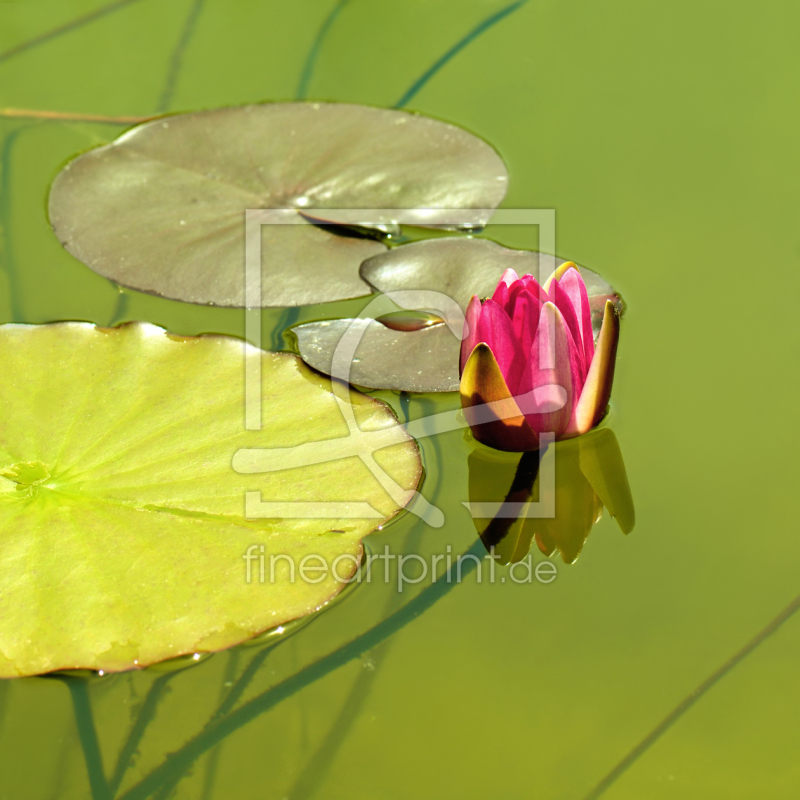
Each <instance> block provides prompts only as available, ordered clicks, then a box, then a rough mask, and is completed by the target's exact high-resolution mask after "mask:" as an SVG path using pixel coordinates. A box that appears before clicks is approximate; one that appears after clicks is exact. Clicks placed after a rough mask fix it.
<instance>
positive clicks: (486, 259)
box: [293, 238, 624, 392]
mask: <svg viewBox="0 0 800 800" xmlns="http://www.w3.org/2000/svg"><path fill="white" fill-rule="evenodd" d="M562 263H564V262H563V261H562V260H561V259H557V260H556V265H559V264H562ZM538 267H539V254H538V253H534V252H531V251H528V250H511V249H509V248H506V247H501V246H500V245H499V244H496V243H495V242H492V241H489V240H487V239H472V238H447V239H427V240H425V241H421V242H415V243H413V244H406V245H401V246H400V247H396V248H394V249H393V250H390V251H388V252H387V253H384V254H381V255H378V256H373V257H372V258H370V259H368V260H367V261H365V262H364V263H363V264H362V265H361V275H362V277H364V278H365V280H367V281H369V283H370V284H371V285H372V286H373V287H375V289H377V290H378V291H380V292H392V293H394V294H392V295H390V296H391V297H392V299H393V300H394V301H395V302H396V303H397V304H398V305H404V303H403V296H404V294H405V297H408V298H414V297H415V296H418V297H420V298H423V299H422V302H423V303H424V302H427V301H426V300H425V299H424V298H425V297H427V298H428V301H429V300H430V299H431V295H429V294H428V295H426V294H424V293H426V292H428V293H429V292H438V293H440V294H442V295H446V297H448V298H450V299H451V300H454V301H455V303H456V304H457V305H454V306H453V308H454V309H455V311H456V312H458V309H459V307H460V308H461V309H462V310H464V309H466V307H467V305H468V304H469V301H470V299H471V298H472V296H473V295H474V294H477V295H478V296H479V297H489V296H491V295H492V293H493V292H494V290H495V288H496V287H497V283H498V281H499V280H500V278H501V276H502V275H503V273H504V272H505V271H506V270H507V269H509V268H510V269H514V270H516V272H517V273H518V274H519V275H524V274H526V273H531V274H534V275H537V274H538ZM579 269H580V271H581V274H582V275H583V279H584V281H585V282H586V288H587V291H588V292H589V302H590V304H591V306H592V326H593V328H594V334H595V338H597V335H598V334H599V332H600V325H601V323H602V315H603V309H604V308H605V302H606V300H612V301H613V302H614V303H615V304H617V307H618V308H619V309H620V310H621V311H622V310H624V303H623V301H622V298H621V297H620V296H619V295H618V294H617V293H616V292H615V291H614V289H613V288H612V287H611V286H610V285H609V284H608V283H606V281H604V280H603V279H602V278H601V277H600V276H599V275H598V274H597V273H595V272H592V271H591V270H589V269H586V268H585V267H579ZM544 277H547V276H544ZM543 280H544V278H543ZM415 293H416V294H415ZM439 305H440V306H441V307H443V306H444V303H443V302H442V301H441V300H440V302H439ZM595 312H597V313H595ZM439 313H444V312H443V311H442V310H441V309H440V312H439ZM444 316H445V318H446V317H447V316H448V315H447V314H445V315H444ZM449 316H450V317H451V319H449V320H446V319H445V320H443V319H442V317H440V316H436V315H433V314H430V313H426V312H409V311H406V312H403V311H400V312H394V313H392V314H386V315H384V316H383V317H380V318H379V319H378V321H376V322H372V321H370V320H367V319H355V320H354V319H342V320H327V321H323V322H310V323H306V324H305V325H298V326H297V327H296V328H293V331H294V333H295V335H296V336H297V344H298V350H299V352H300V355H301V356H302V358H303V360H304V361H305V362H306V363H307V364H309V365H310V366H312V367H314V369H317V370H319V371H320V372H322V373H324V374H325V375H330V374H331V363H332V359H333V355H334V353H335V352H336V349H337V347H338V346H339V342H340V340H341V338H342V336H343V335H344V333H345V332H346V331H349V332H350V334H349V335H350V336H353V337H355V338H357V339H359V341H358V347H357V349H356V350H355V355H354V357H353V361H352V366H351V367H350V373H349V381H350V382H351V383H353V384H355V385H357V386H363V387H365V388H369V389H394V390H396V391H406V392H454V391H457V390H458V386H459V371H458V362H459V351H460V346H461V340H460V339H459V338H458V336H456V334H455V333H454V330H458V331H460V330H461V326H462V325H463V318H459V320H456V319H454V318H452V317H453V314H452V313H451V314H449ZM443 321H449V322H450V323H451V324H450V326H448V325H447V324H441V323H442V322H443ZM339 371H340V372H344V373H346V372H347V367H346V366H345V368H344V370H339ZM336 377H337V378H339V379H342V380H348V376H347V374H340V375H339V374H337V375H336Z"/></svg>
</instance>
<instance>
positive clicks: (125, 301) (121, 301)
mask: <svg viewBox="0 0 800 800" xmlns="http://www.w3.org/2000/svg"><path fill="white" fill-rule="evenodd" d="M111 283H112V284H113V285H114V286H116V284H115V283H114V282H113V281H112V282H111ZM117 289H118V290H119V297H118V298H117V302H116V303H114V310H113V311H112V312H111V319H109V321H108V324H107V326H106V327H108V328H113V327H114V326H115V325H117V324H119V323H120V322H121V321H122V318H123V317H124V316H125V315H126V314H127V313H128V305H129V303H130V299H129V295H128V293H127V292H125V291H124V290H123V289H120V288H119V287H117Z"/></svg>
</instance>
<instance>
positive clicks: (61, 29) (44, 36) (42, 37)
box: [0, 0, 138, 64]
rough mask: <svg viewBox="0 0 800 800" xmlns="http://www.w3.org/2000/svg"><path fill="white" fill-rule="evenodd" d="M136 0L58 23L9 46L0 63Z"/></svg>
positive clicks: (108, 6) (105, 7) (122, 0)
mask: <svg viewBox="0 0 800 800" xmlns="http://www.w3.org/2000/svg"><path fill="white" fill-rule="evenodd" d="M136 2H138V0H116V2H114V3H108V4H106V5H104V6H100V8H98V9H96V10H95V11H90V12H89V13H88V14H84V15H83V16H82V17H78V18H77V19H73V20H72V21H71V22H66V23H64V24H63V25H59V26H58V27H57V28H53V29H52V30H49V31H47V32H46V33H41V34H39V35H38V36H34V38H33V39H28V41H27V42H22V43H21V44H18V45H14V47H10V48H9V49H8V50H5V51H3V52H2V53H0V64H2V63H3V62H4V61H8V60H9V59H10V58H13V57H14V56H18V55H19V54H20V53H24V52H25V51H26V50H31V49H33V48H34V47H38V46H39V45H41V44H44V43H45V42H49V41H51V40H52V39H57V38H58V37H59V36H63V35H64V34H65V33H69V32H70V31H74V30H77V29H78V28H82V27H83V26H84V25H88V24H89V23H90V22H94V21H95V20H97V19H100V18H101V17H105V16H107V15H108V14H112V13H114V12H115V11H119V10H120V9H122V8H124V7H125V6H129V5H132V4H133V3H136Z"/></svg>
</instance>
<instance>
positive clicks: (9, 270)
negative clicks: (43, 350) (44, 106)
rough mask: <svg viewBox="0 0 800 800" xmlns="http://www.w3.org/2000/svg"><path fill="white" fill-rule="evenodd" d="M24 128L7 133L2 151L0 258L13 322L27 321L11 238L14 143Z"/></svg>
mask: <svg viewBox="0 0 800 800" xmlns="http://www.w3.org/2000/svg"><path fill="white" fill-rule="evenodd" d="M23 130H26V128H24V127H23V128H17V129H16V130H13V131H11V133H9V134H7V135H6V137H5V138H4V140H3V145H2V151H0V260H2V268H3V271H4V272H5V273H6V281H7V284H8V298H9V304H10V306H11V308H10V311H11V321H12V322H24V321H25V312H24V310H23V304H22V292H21V291H20V287H19V275H18V274H17V264H16V261H15V259H14V245H13V243H12V240H11V163H12V155H13V152H14V145H16V143H17V140H18V137H19V135H20V134H21V133H22V131H23Z"/></svg>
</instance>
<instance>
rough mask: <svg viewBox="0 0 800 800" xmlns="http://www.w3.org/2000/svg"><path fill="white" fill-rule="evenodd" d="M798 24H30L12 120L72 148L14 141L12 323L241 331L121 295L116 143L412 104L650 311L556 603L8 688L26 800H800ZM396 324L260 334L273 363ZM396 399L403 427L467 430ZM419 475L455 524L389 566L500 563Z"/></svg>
mask: <svg viewBox="0 0 800 800" xmlns="http://www.w3.org/2000/svg"><path fill="white" fill-rule="evenodd" d="M101 12H102V13H101ZM798 23H800V11H798V7H797V6H796V4H790V3H775V4H770V5H769V6H768V7H764V6H763V5H761V6H752V5H747V4H728V5H727V6H726V7H725V9H724V11H721V10H720V7H719V6H718V5H715V4H711V3H705V4H699V5H698V4H697V3H689V2H685V0H680V1H679V2H676V3H671V4H669V5H668V6H667V5H663V4H660V5H653V4H642V3H638V2H634V0H627V1H626V0H613V2H609V3H602V4H600V3H588V2H579V3H578V2H574V3H553V2H549V0H528V2H520V3H515V4H513V6H508V5H506V4H504V3H502V2H500V3H498V2H495V0H462V1H461V2H459V3H454V2H452V1H451V2H446V0H429V1H428V2H426V3H422V2H420V1H419V0H406V2H404V3H395V4H387V3H380V2H377V1H376V0H350V2H339V3H338V5H337V4H336V2H335V0H325V2H322V0H320V1H319V2H318V1H317V0H314V1H313V2H307V3H304V4H303V5H302V7H301V6H299V5H298V4H288V3H284V2H277V0H270V2H262V3H254V2H245V0H228V2H225V3H223V2H221V0H206V2H202V0H186V1H185V2H183V1H182V2H177V0H176V1H175V2H170V3H163V2H162V3H157V2H156V0H127V2H118V3H112V4H110V5H103V4H101V3H98V2H89V1H88V0H87V1H84V0H71V1H70V2H61V3H57V4H56V3H51V2H43V3H5V4H2V5H0V85H1V86H2V101H0V105H2V107H3V108H6V109H9V108H15V109H35V110H44V111H51V112H63V113H64V114H67V115H70V114H71V115H74V116H76V119H74V120H70V119H58V118H56V117H55V116H54V115H51V118H41V117H35V116H14V115H10V114H8V113H7V112H4V114H3V115H2V116H0V148H1V152H0V192H1V194H0V234H1V237H0V258H2V272H0V321H1V322H11V321H14V322H35V323H39V322H50V321H55V320H88V321H91V322H94V323H96V324H99V325H104V326H108V325H112V324H117V323H119V322H123V321H126V320H147V321H149V322H152V323H155V324H157V325H160V326H163V327H165V328H167V329H168V330H170V331H172V332H175V333H178V334H196V333H202V332H216V333H225V334H231V335H235V336H243V335H244V330H245V319H244V312H243V311H241V310H233V309H222V308H213V307H201V306H192V305H188V304H183V303H178V302H174V301H169V300H164V299H161V298H157V297H153V296H149V295H146V294H142V293H137V292H133V291H125V292H120V290H119V289H118V288H117V287H116V286H114V285H113V284H111V283H110V282H109V281H107V280H105V279H103V278H101V277H99V276H98V275H96V274H95V273H93V272H91V271H90V270H89V269H88V268H86V267H85V266H84V265H82V264H81V263H79V262H78V261H76V260H75V259H74V258H72V257H71V256H70V255H68V254H67V253H66V252H65V251H64V250H63V249H62V248H61V247H60V245H59V244H58V242H57V241H56V239H55V237H54V236H53V235H52V233H51V231H50V229H49V227H48V223H47V218H46V214H45V201H46V196H47V190H48V186H49V184H50V182H51V181H52V179H53V177H54V176H55V174H56V173H57V172H58V170H59V169H60V167H61V166H62V165H63V164H64V162H65V161H66V160H68V159H69V158H70V157H72V156H73V155H74V154H76V153H78V152H80V151H82V150H85V149H88V148H90V147H93V146H96V145H99V144H102V143H106V142H108V141H110V140H112V139H113V138H115V137H116V136H117V135H119V134H120V133H121V132H122V131H123V130H124V129H125V127H126V124H125V122H124V121H117V122H114V121H113V120H112V121H110V122H109V121H102V122H96V121H90V120H88V119H87V118H85V115H99V116H102V117H108V118H125V117H146V116H150V115H153V114H155V113H156V112H159V111H183V110H193V109H200V108H212V107H217V106H223V105H232V104H239V103H247V102H256V101H260V100H289V99H293V98H296V97H307V98H310V99H320V100H339V101H350V102H357V103H366V104H374V105H381V106H392V105H395V104H397V103H398V101H400V102H401V103H402V104H403V106H404V107H405V108H407V109H410V110H418V111H421V112H423V113H425V114H429V115H431V116H434V117H437V118H439V119H443V120H446V121H449V122H453V123H455V124H458V125H461V126H463V127H465V128H467V129H468V130H470V131H472V132H474V133H476V134H478V135H479V136H481V137H483V138H485V139H486V140H487V141H489V142H491V143H492V144H493V145H494V146H495V147H496V148H497V149H498V151H499V152H500V154H501V155H502V157H503V158H504V160H505V161H506V163H507V165H508V168H509V173H510V188H509V193H508V195H507V197H506V200H505V202H504V204H503V205H504V207H507V208H548V209H555V210H556V226H557V243H556V249H557V253H558V255H559V256H563V257H565V258H570V259H573V260H575V261H576V262H578V263H579V264H582V265H586V266H587V267H590V268H591V269H593V270H596V271H597V272H599V273H600V274H601V275H602V276H603V277H604V278H605V279H607V280H608V281H609V282H610V283H611V284H612V285H613V286H614V287H615V288H616V289H618V290H619V291H620V292H621V293H622V295H623V296H624V298H625V300H626V302H627V305H628V311H627V313H626V316H625V318H624V320H623V323H622V333H621V343H620V351H619V360H618V365H617V378H616V382H615V387H614V395H613V398H612V412H611V415H610V418H609V420H608V421H607V423H606V425H607V427H609V428H611V429H613V431H614V433H615V434H616V438H617V440H618V442H619V446H620V450H621V452H622V455H623V457H624V461H625V465H626V469H627V474H628V479H629V483H630V487H631V491H632V495H633V499H634V501H635V506H636V526H635V529H634V530H633V532H632V533H630V535H628V536H624V535H622V534H621V533H620V531H619V529H618V527H617V525H616V523H615V522H614V520H612V519H610V518H609V517H608V515H606V516H605V517H604V518H603V519H602V520H601V521H600V522H599V523H598V524H597V525H596V526H595V527H594V529H593V530H592V534H591V536H590V537H589V538H588V540H587V542H586V544H585V546H584V549H583V552H582V554H581V555H580V557H579V558H578V560H577V561H575V563H573V564H565V563H563V561H562V560H561V559H560V558H558V557H557V556H555V557H553V559H552V562H553V563H554V564H555V565H556V568H557V577H556V579H555V580H553V581H552V582H550V583H544V582H542V581H537V580H533V581H531V582H530V583H528V582H520V583H517V582H515V581H514V580H510V579H507V580H505V581H502V580H500V578H501V577H506V578H510V573H509V570H508V568H507V567H502V566H499V567H498V568H497V576H498V578H497V579H496V580H495V582H494V583H491V582H489V581H487V580H485V579H483V580H481V581H478V580H477V579H476V575H475V574H474V573H473V574H471V575H470V576H469V577H466V578H464V580H463V582H462V583H460V584H459V585H456V586H453V587H452V588H451V590H450V591H448V592H440V593H439V594H438V595H437V596H436V597H435V598H433V601H432V602H430V603H427V605H428V606H429V607H427V608H426V609H425V612H424V613H423V614H419V615H416V616H415V615H414V613H405V615H402V614H401V615H400V616H399V617H397V616H396V617H391V616H390V615H392V614H393V612H396V611H397V610H398V609H401V607H402V606H403V604H404V603H407V602H409V601H410V600H412V598H414V597H417V596H423V595H422V594H421V593H422V592H424V591H426V587H427V586H428V585H429V584H428V583H427V582H420V583H419V584H414V585H409V586H406V587H405V588H404V591H403V592H402V593H398V592H397V590H396V587H395V585H394V583H393V582H389V583H387V582H384V581H383V580H376V581H374V582H372V583H370V584H364V585H361V586H358V587H356V588H354V589H352V590H350V591H348V592H347V593H346V595H345V596H344V597H343V598H342V599H341V600H340V601H339V602H336V603H334V604H333V605H332V607H331V608H330V609H327V610H325V611H324V612H323V613H321V614H319V615H317V616H316V617H314V618H312V620H311V621H310V623H308V624H307V625H304V626H302V629H300V628H298V629H297V630H296V631H294V630H293V629H291V627H289V629H287V630H286V631H285V632H284V633H283V634H279V635H275V636H273V637H272V638H269V639H267V640H264V641H260V642H255V643H253V644H251V645H249V646H241V647H238V648H234V649H232V650H229V651H225V652H221V653H218V654H216V655H213V656H211V657H208V658H205V659H203V660H201V663H196V664H192V665H185V664H179V665H172V669H171V670H168V669H167V668H164V667H162V668H152V669H148V670H142V671H139V672H133V673H125V674H117V675H111V676H104V677H86V676H80V675H77V676H76V675H73V676H67V675H61V676H51V677H38V678H26V679H19V680H10V681H3V682H0V763H2V770H0V799H1V800H6V799H7V800H28V798H30V799H31V800H34V799H35V800H45V799H50V798H59V800H60V799H61V798H86V797H92V798H93V800H102V799H108V800H110V798H112V797H121V798H126V799H128V800H133V798H145V797H156V798H165V797H167V796H170V797H177V798H193V799H194V798H197V799H198V800H200V799H201V798H202V800H211V799H212V798H218V799H222V798H237V800H238V799H239V798H251V797H252V798H275V799H276V800H279V799H280V798H290V799H291V800H300V798H311V797H320V798H322V797H324V798H373V797H380V798H395V797H396V798H408V797H436V798H440V797H459V798H488V797H492V798H531V797H535V798H575V800H581V798H588V797H599V796H600V795H601V794H602V796H603V797H607V798H609V800H627V799H628V798H630V799H631V800H634V799H635V800H638V799H639V798H643V797H646V798H654V799H656V800H661V798H664V799H667V798H687V797H690V798H693V800H705V799H706V798H708V799H709V800H711V799H712V798H726V799H730V798H742V799H744V798H753V797H759V798H770V800H777V799H779V798H787V800H788V798H795V797H797V794H798V790H799V789H800V762H798V759H797V752H798V747H800V728H798V723H797V720H798V718H800V686H799V685H798V680H797V666H796V665H797V659H798V656H800V618H797V619H795V618H792V617H791V612H792V611H794V606H792V605H791V604H792V603H793V601H794V598H795V596H796V595H797V594H798V592H800V577H799V574H800V573H798V569H797V564H798V561H799V560H800V537H798V536H797V531H796V527H797V526H796V520H797V512H798V492H797V489H796V486H797V478H798V470H797V466H796V461H797V459H796V458H795V457H794V456H795V454H794V447H795V446H796V444H797V435H798V433H797V431H798V425H797V423H798V410H797V409H798V404H797V400H796V394H795V393H796V391H797V388H798V379H797V377H796V364H797V357H798V355H799V354H800V347H799V346H798V344H799V343H798V334H797V326H796V325H795V324H794V322H793V319H794V317H793V313H792V312H793V310H794V308H795V306H796V303H797V296H798V292H800V269H798V267H799V266H800V263H799V262H800V239H798V235H797V225H796V216H797V204H798V199H800V197H799V195H800V183H798V181H797V175H798V167H799V166H800V164H798V159H799V156H798V153H799V152H800V151H798V148H797V139H798V133H800V130H799V128H800V110H798V104H797V102H796V97H795V94H796V93H795V92H793V91H791V90H792V89H793V88H794V83H795V79H794V76H795V75H796V67H797V64H796V57H795V56H794V52H795V50H796V47H795V42H794V38H795V31H796V29H797V24H798ZM51 31H52V32H53V34H52V35H45V34H48V33H49V32H51ZM459 44H460V45H462V46H458V45H459ZM23 45H24V46H23ZM82 117H83V118H82ZM484 235H486V236H488V237H490V238H493V239H495V240H497V241H499V242H501V243H502V244H504V245H507V246H512V247H524V248H536V246H537V244H538V238H537V230H536V228H535V227H533V226H528V227H525V226H519V227H512V226H502V227H501V226H494V227H492V226H491V225H490V226H489V227H488V228H487V229H486V231H485V233H484ZM765 291H766V295H764V292H765ZM366 302H367V299H360V300H356V301H348V302H343V303H338V304H335V305H331V306H324V307H323V306H314V307H307V308H301V309H297V310H292V311H289V312H287V311H284V310H281V309H270V310H265V311H264V313H263V330H264V332H265V334H264V341H263V346H264V347H267V348H273V349H285V348H288V347H289V346H290V338H287V337H286V336H285V332H286V330H287V328H288V327H289V326H290V325H292V324H296V323H297V322H300V321H304V320H314V319H320V318H325V317H331V318H333V317H345V316H354V315H355V313H357V312H358V310H359V309H360V308H361V307H363V306H364V305H365V304H366ZM770 375H777V376H778V378H779V380H778V382H777V383H773V382H772V379H771V378H769V376H770ZM784 381H785V382H786V383H784ZM375 394H376V395H377V396H379V397H381V398H382V399H384V400H386V401H387V402H388V403H390V404H391V405H392V407H393V408H394V409H395V411H396V413H398V415H400V416H401V417H408V418H415V417H422V416H425V415H429V414H431V413H435V412H436V411H440V410H447V409H451V408H454V407H456V406H457V405H458V398H457V396H456V395H450V394H445V395H427V396H422V395H411V396H400V395H398V394H396V393H392V392H376V393H375ZM0 424H7V423H0ZM421 447H422V454H423V459H424V464H425V470H426V475H425V481H424V484H423V486H422V492H423V494H424V495H425V496H426V497H427V498H428V499H429V500H431V501H432V502H434V503H436V504H437V505H438V506H439V508H441V509H442V511H443V512H444V516H445V524H444V525H443V526H442V527H439V528H432V527H429V526H427V525H425V524H424V523H423V522H421V521H420V520H419V519H418V518H417V517H416V516H413V515H411V514H404V515H401V516H400V517H398V518H397V519H395V520H393V521H392V522H390V523H389V524H388V525H387V526H386V527H385V528H384V530H382V531H378V532H376V533H374V534H373V535H372V536H371V537H369V539H368V545H369V547H370V549H371V550H372V551H373V552H375V551H379V550H382V548H383V547H384V545H388V546H389V547H390V548H391V551H392V552H394V553H404V552H405V553H419V554H421V555H423V556H424V557H425V558H429V557H430V556H431V555H433V554H444V553H448V552H449V553H452V554H453V556H455V555H456V554H459V553H463V552H465V551H467V550H469V548H470V547H471V546H472V545H473V543H474V542H475V540H476V536H477V534H476V530H475V527H474V525H473V522H472V519H471V518H470V515H469V513H468V511H467V509H466V508H465V507H464V505H463V503H464V502H465V501H468V500H469V499H470V497H469V480H470V476H469V468H470V462H469V455H470V453H471V452H473V450H474V445H473V444H471V443H470V442H469V441H468V439H467V438H466V437H465V436H464V434H463V432H461V431H455V432H451V433H447V434H441V435H437V436H431V437H427V438H424V439H422V440H421ZM533 552H534V554H535V555H534V563H538V562H540V561H542V560H543V558H544V556H543V555H542V554H541V553H539V552H538V551H537V550H536V548H535V547H534V551H533ZM175 558H176V561H177V560H179V559H180V558H181V554H180V553H176V554H175ZM427 597H429V598H430V594H428V595H427ZM426 602H427V601H426ZM421 608H422V606H420V609H421ZM784 611H785V612H786V613H785V614H784V616H783V617H779V615H781V613H782V612H784ZM1 614H2V612H0V615H1ZM386 618H391V619H393V620H394V622H393V623H392V625H393V627H391V626H390V628H383V629H379V630H378V634H380V635H377V634H374V635H371V638H370V637H369V636H368V637H367V638H362V639H360V640H358V641H357V643H356V645H352V646H350V649H349V650H348V649H347V647H346V645H347V643H348V642H351V641H352V640H356V639H358V637H359V636H361V635H362V634H364V633H365V632H367V631H369V630H370V629H371V628H372V627H373V626H375V625H377V624H378V623H380V622H381V620H383V619H386ZM776 618H778V619H777V622H779V623H781V624H780V625H777V624H775V625H773V626H772V627H771V628H770V627H769V626H770V623H771V622H773V621H775V620H776ZM0 624H2V616H0ZM290 634H291V635H290ZM767 634H769V635H767ZM754 638H755V642H753V641H752V640H754ZM751 642H752V646H750V647H748V648H747V649H746V651H745V652H743V653H739V651H740V650H741V649H742V648H745V647H746V646H747V645H748V643H751ZM342 648H344V649H342ZM737 653H739V656H737ZM331 654H334V655H332V656H331ZM336 654H339V655H336ZM178 667H185V668H182V669H179V668H178ZM275 687H277V688H275ZM698 688H700V689H701V694H700V696H699V697H698V698H697V702H695V703H693V704H691V705H690V707H682V706H681V704H682V703H683V702H684V701H685V699H686V698H687V697H688V696H689V695H691V693H692V692H694V691H695V690H696V689H698ZM235 708H240V709H243V710H242V711H240V712H238V713H237V712H235V711H234V712H233V713H230V712H231V711H232V709H235ZM676 709H677V711H678V712H680V711H684V712H685V713H682V714H679V713H673V712H675V711H676ZM670 714H673V716H672V717H670V716H669V715H670ZM665 719H666V720H667V722H668V723H669V724H666V725H664V726H663V728H661V729H657V728H658V726H659V725H660V724H661V723H662V721H663V720H665ZM654 730H655V731H656V734H658V735H654V736H652V737H650V738H649V739H648V738H647V737H648V736H649V735H650V734H651V732H653V731H654ZM170 754H172V755H170ZM629 754H631V756H630V757H629V758H627V760H625V761H623V760H624V759H626V757H627V756H628V755H629ZM620 764H621V766H620V767H619V768H618V769H617V765H620ZM606 776H610V777H609V779H608V780H607V781H605V782H603V781H604V778H605V777H606Z"/></svg>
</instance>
